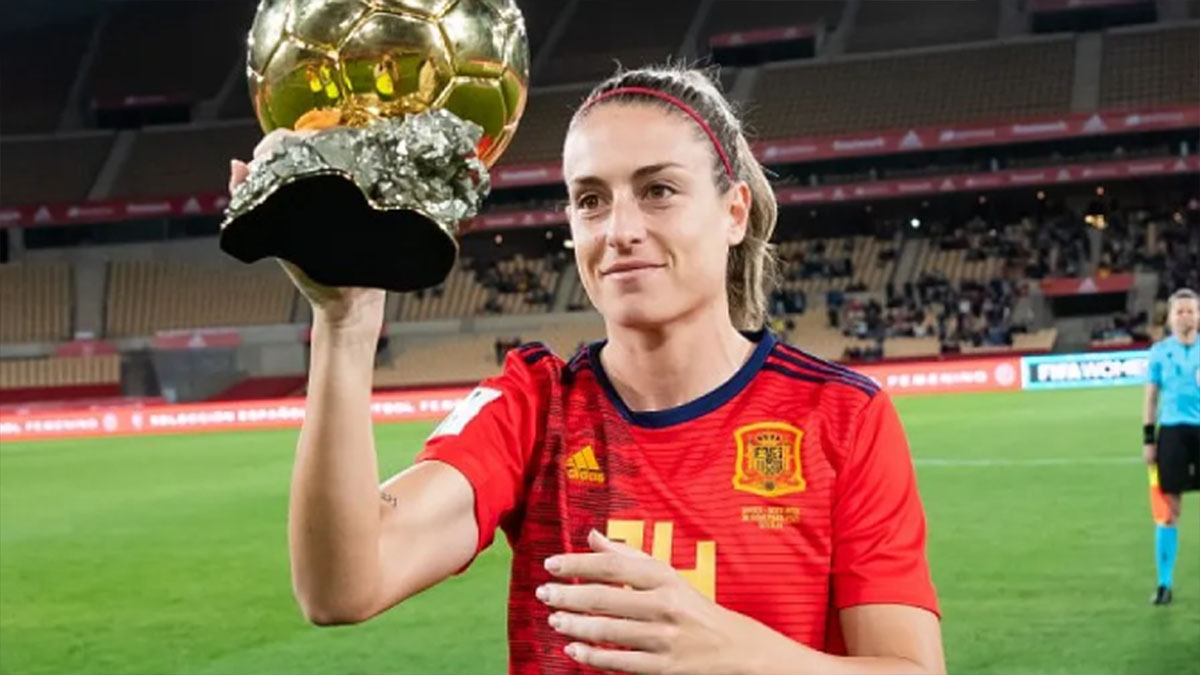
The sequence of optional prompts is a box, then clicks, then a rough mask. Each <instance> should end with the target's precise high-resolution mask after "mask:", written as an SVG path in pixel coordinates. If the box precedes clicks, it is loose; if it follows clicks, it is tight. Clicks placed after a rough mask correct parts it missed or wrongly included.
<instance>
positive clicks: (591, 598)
mask: <svg viewBox="0 0 1200 675" xmlns="http://www.w3.org/2000/svg"><path fill="white" fill-rule="evenodd" d="M537 598H538V600H541V601H542V602H544V603H546V604H547V605H548V606H550V607H553V608H555V609H563V610H568V611H571V612H581V613H585V614H605V615H608V616H615V617H621V618H626V619H637V620H639V621H662V620H665V619H667V618H668V617H667V616H666V612H665V611H664V609H663V607H662V604H661V603H660V602H658V601H657V599H656V598H655V597H654V596H653V595H652V594H651V593H648V592H646V591H635V590H632V589H629V588H618V587H616V586H604V585H601V584H579V585H575V586H567V585H564V584H543V585H541V586H539V587H538V589H537Z"/></svg>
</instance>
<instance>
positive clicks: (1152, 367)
mask: <svg viewBox="0 0 1200 675" xmlns="http://www.w3.org/2000/svg"><path fill="white" fill-rule="evenodd" d="M1160 344H1161V343H1160ZM1146 382H1147V383H1149V384H1153V385H1156V386H1159V387H1161V386H1162V349H1161V348H1160V347H1159V346H1158V345H1154V346H1153V347H1151V348H1150V359H1149V365H1148V367H1147V368H1146Z"/></svg>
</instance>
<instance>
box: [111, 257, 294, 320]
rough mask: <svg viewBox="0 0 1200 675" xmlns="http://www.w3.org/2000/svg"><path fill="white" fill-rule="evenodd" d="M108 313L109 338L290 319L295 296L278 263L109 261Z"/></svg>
mask: <svg viewBox="0 0 1200 675" xmlns="http://www.w3.org/2000/svg"><path fill="white" fill-rule="evenodd" d="M107 296H108V299H107V303H106V308H107V312H106V315H105V326H106V333H107V335H109V336H110V337H124V336H133V335H151V334H153V333H154V332H156V331H160V330H171V329H187V328H207V327H222V326H241V325H252V324H274V323H288V322H290V321H291V319H292V311H293V308H294V305H295V301H296V292H295V289H294V287H293V286H292V284H291V282H290V281H289V280H288V279H287V277H286V275H284V274H283V273H282V272H281V271H280V270H278V269H275V268H274V266H273V265H264V266H261V267H217V266H206V265H187V264H184V263H173V262H163V261H143V260H137V261H120V262H114V263H112V264H111V265H110V266H109V280H108V293H107Z"/></svg>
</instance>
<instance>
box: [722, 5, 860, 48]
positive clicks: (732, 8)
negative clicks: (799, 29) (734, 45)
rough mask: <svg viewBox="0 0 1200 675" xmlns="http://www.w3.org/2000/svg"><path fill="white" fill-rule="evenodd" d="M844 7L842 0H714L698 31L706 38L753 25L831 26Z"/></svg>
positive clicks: (838, 18)
mask: <svg viewBox="0 0 1200 675" xmlns="http://www.w3.org/2000/svg"><path fill="white" fill-rule="evenodd" d="M845 8H846V3H845V2H843V1H842V0H815V1H808V2H779V1H778V0H717V2H715V3H713V6H712V9H711V10H710V11H709V13H708V16H707V17H706V18H705V19H704V27H703V28H702V29H701V30H700V35H701V38H702V39H703V40H705V41H707V40H708V39H709V38H711V37H713V36H714V35H720V34H722V33H733V32H737V31H745V30H753V29H755V28H769V27H778V26H795V25H802V24H814V23H819V24H824V25H825V26H827V27H829V28H833V27H835V26H837V24H838V21H839V20H840V19H841V16H842V11H843V10H844V9H845ZM702 46H703V45H702Z"/></svg>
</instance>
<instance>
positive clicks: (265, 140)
mask: <svg viewBox="0 0 1200 675" xmlns="http://www.w3.org/2000/svg"><path fill="white" fill-rule="evenodd" d="M319 131H320V130H319V129H303V130H301V131H292V130H291V129H275V130H274V131H272V132H270V133H268V134H267V135H266V136H263V137H262V140H260V141H259V142H258V145H256V146H254V155H253V157H254V159H255V160H258V159H262V158H263V157H269V156H270V155H271V153H273V152H275V150H276V149H277V148H278V147H279V146H280V144H282V143H283V141H284V139H286V138H308V137H309V136H312V135H313V134H316V133H318V132H319ZM249 175H250V165H249V164H247V163H246V162H243V161H242V160H240V159H231V160H229V191H230V192H231V193H232V192H233V190H234V188H236V187H237V186H238V185H240V184H241V183H242V181H244V180H246V177H247V176H249Z"/></svg>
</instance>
